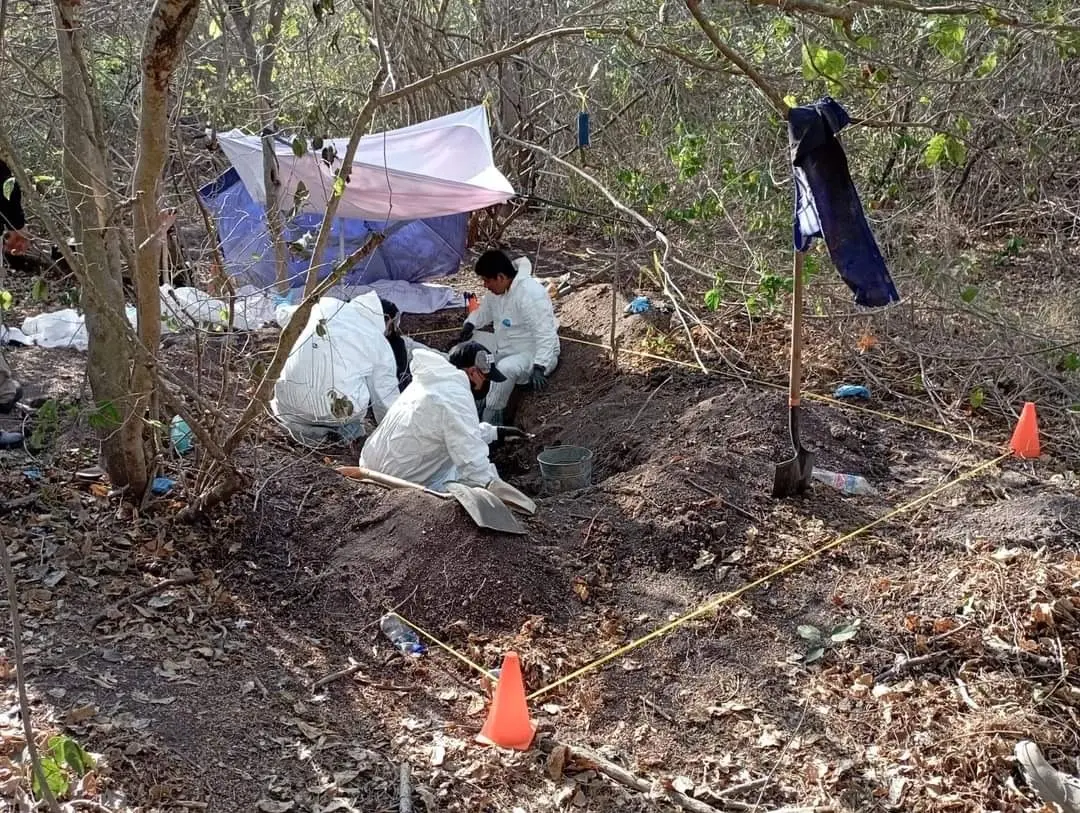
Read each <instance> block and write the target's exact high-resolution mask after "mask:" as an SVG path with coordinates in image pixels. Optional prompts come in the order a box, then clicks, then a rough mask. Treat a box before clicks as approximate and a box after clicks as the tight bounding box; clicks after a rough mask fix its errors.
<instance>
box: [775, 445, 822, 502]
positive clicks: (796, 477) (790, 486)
mask: <svg viewBox="0 0 1080 813" xmlns="http://www.w3.org/2000/svg"><path fill="white" fill-rule="evenodd" d="M813 471H814V453H813V452H810V451H807V450H806V449H804V448H802V447H801V446H800V447H799V449H798V451H797V452H796V453H795V456H794V457H793V458H791V459H790V460H785V461H784V462H783V463H780V464H779V465H778V466H777V467H776V470H775V471H774V472H773V487H772V495H773V496H774V497H794V496H796V495H798V494H802V493H804V492H805V491H806V489H807V488H809V487H810V476H811V474H812V473H813Z"/></svg>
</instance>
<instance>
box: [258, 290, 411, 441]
mask: <svg viewBox="0 0 1080 813" xmlns="http://www.w3.org/2000/svg"><path fill="white" fill-rule="evenodd" d="M294 310H295V309H290V310H289V312H288V313H282V309H279V312H278V322H279V323H280V324H281V325H282V327H284V326H285V324H287V320H288V318H290V317H291V316H292V311H294ZM384 330H385V320H384V317H383V309H382V305H381V303H380V302H379V297H378V296H377V295H376V294H374V293H371V294H364V295H363V296H359V297H356V298H355V299H353V300H352V301H350V302H343V301H342V300H340V299H334V298H333V297H326V296H324V297H322V298H321V299H320V300H319V301H318V302H316V303H315V307H314V308H312V311H311V316H310V318H309V319H308V322H307V324H306V325H305V326H304V329H303V331H302V332H301V333H300V336H299V338H298V339H297V340H296V345H295V346H294V347H293V351H292V353H291V354H290V355H289V358H288V359H287V360H286V362H285V366H284V367H283V368H282V371H281V376H280V377H279V378H278V380H277V383H276V384H275V385H274V397H273V399H272V400H271V401H270V410H271V411H272V412H273V414H274V416H275V417H276V418H277V419H278V420H279V421H280V422H281V424H282V425H283V426H284V427H285V429H286V430H287V431H288V432H289V434H290V435H291V436H292V437H293V438H294V439H295V440H296V441H298V442H300V443H302V444H304V445H307V446H317V445H319V444H320V443H325V442H338V441H341V442H345V443H352V442H355V441H357V440H359V439H360V438H362V437H363V436H364V434H365V429H364V419H365V417H366V416H367V411H368V407H369V406H370V407H371V409H372V412H373V413H374V415H375V421H376V422H380V421H382V419H383V418H384V417H385V415H386V412H387V410H389V409H390V407H391V406H393V404H394V401H396V400H397V398H398V376H397V364H396V362H395V359H394V351H393V349H391V347H390V344H389V343H388V342H387V340H386V337H385V335H384Z"/></svg>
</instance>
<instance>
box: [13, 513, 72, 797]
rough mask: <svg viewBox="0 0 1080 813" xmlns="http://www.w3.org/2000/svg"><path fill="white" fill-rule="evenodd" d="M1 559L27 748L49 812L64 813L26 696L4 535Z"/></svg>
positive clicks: (16, 600)
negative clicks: (43, 760)
mask: <svg viewBox="0 0 1080 813" xmlns="http://www.w3.org/2000/svg"><path fill="white" fill-rule="evenodd" d="M0 559H2V560H3V566H4V579H5V580H6V581H7V593H8V614H9V615H10V617H11V643H12V650H13V652H14V656H15V684H16V688H17V689H18V692H19V714H20V715H21V716H22V724H23V735H24V736H25V737H26V749H27V750H28V751H29V752H30V764H31V765H32V766H33V769H34V775H35V776H36V777H37V781H38V786H39V787H40V788H41V794H42V795H43V796H44V797H45V804H46V805H47V806H48V808H49V813H60V805H58V804H57V803H56V797H55V796H54V795H53V792H52V788H50V787H49V783H48V781H47V780H46V778H45V771H44V770H43V769H42V767H41V755H40V754H38V749H37V743H36V742H35V741H34V728H33V726H32V725H31V723H30V715H31V714H32V713H33V712H32V710H31V708H30V700H29V698H27V696H26V662H25V661H24V660H23V648H22V621H21V619H20V618H19V591H18V589H17V588H16V586H15V571H14V570H13V569H12V567H11V557H10V556H9V555H8V549H7V539H6V538H5V536H4V535H2V534H0Z"/></svg>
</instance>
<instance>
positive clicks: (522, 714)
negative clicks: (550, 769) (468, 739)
mask: <svg viewBox="0 0 1080 813" xmlns="http://www.w3.org/2000/svg"><path fill="white" fill-rule="evenodd" d="M535 734H536V725H535V723H533V721H532V720H531V719H529V706H528V703H526V701H525V681H524V680H523V679H522V677H521V662H520V661H519V660H518V656H517V653H516V652H507V653H506V657H505V658H504V659H503V665H502V670H501V671H500V672H499V682H498V684H496V686H495V697H494V699H493V700H492V701H491V709H490V710H489V711H488V717H487V722H485V723H484V727H483V729H481V731H480V734H479V735H478V736H477V737H476V739H477V741H479V742H482V743H484V744H485V745H497V746H499V747H500V748H513V749H514V750H517V751H528V750H529V746H530V745H531V744H532V741H533V736H534V735H535Z"/></svg>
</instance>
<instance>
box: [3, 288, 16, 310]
mask: <svg viewBox="0 0 1080 813" xmlns="http://www.w3.org/2000/svg"><path fill="white" fill-rule="evenodd" d="M14 302H15V300H14V299H13V298H12V296H11V291H6V290H3V289H0V311H9V310H11V306H12V304H14Z"/></svg>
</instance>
